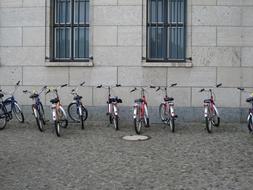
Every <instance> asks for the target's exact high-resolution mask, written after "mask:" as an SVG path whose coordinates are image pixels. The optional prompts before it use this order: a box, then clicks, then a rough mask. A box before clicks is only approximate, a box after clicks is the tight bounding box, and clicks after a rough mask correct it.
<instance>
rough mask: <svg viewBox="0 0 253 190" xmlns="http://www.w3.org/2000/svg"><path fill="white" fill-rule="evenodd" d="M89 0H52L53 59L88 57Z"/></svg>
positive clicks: (80, 58)
mask: <svg viewBox="0 0 253 190" xmlns="http://www.w3.org/2000/svg"><path fill="white" fill-rule="evenodd" d="M89 6H90V1H89V0H53V11H54V14H53V23H54V25H53V31H52V32H53V35H52V36H53V46H54V48H53V59H54V60H58V61H78V60H81V61H83V60H88V58H89V27H90V24H89Z"/></svg>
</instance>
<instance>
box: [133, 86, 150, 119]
mask: <svg viewBox="0 0 253 190" xmlns="http://www.w3.org/2000/svg"><path fill="white" fill-rule="evenodd" d="M135 90H137V88H135V89H134V91H135ZM132 92H133V91H132ZM141 100H142V102H141V103H138V102H135V103H134V114H133V118H134V119H136V118H137V114H139V118H141V119H144V115H145V114H146V116H147V117H148V103H147V99H146V96H145V89H144V88H143V87H142V88H141Z"/></svg>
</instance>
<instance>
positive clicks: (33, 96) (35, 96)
mask: <svg viewBox="0 0 253 190" xmlns="http://www.w3.org/2000/svg"><path fill="white" fill-rule="evenodd" d="M37 97H39V95H38V94H32V95H31V96H30V98H32V99H34V98H37Z"/></svg>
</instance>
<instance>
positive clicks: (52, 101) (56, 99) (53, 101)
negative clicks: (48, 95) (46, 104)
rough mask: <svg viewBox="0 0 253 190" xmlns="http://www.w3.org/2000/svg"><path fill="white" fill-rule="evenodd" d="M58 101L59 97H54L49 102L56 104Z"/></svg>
mask: <svg viewBox="0 0 253 190" xmlns="http://www.w3.org/2000/svg"><path fill="white" fill-rule="evenodd" d="M59 101H60V100H59V98H54V99H52V100H50V102H51V103H52V104H56V103H58V102H59Z"/></svg>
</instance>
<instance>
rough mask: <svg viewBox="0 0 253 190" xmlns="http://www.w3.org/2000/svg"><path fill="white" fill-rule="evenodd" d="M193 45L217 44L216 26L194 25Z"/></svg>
mask: <svg viewBox="0 0 253 190" xmlns="http://www.w3.org/2000/svg"><path fill="white" fill-rule="evenodd" d="M192 46H216V27H209V26H194V27H192Z"/></svg>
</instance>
